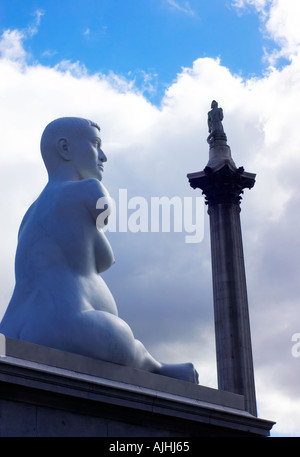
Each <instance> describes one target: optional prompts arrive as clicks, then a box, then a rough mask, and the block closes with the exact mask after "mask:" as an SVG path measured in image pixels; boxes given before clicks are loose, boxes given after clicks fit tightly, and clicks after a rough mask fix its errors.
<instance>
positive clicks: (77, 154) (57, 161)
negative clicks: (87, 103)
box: [41, 117, 107, 180]
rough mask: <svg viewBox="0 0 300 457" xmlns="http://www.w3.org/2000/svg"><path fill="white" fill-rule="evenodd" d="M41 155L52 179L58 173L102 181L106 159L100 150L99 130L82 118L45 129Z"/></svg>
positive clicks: (65, 118) (58, 121)
mask: <svg viewBox="0 0 300 457" xmlns="http://www.w3.org/2000/svg"><path fill="white" fill-rule="evenodd" d="M41 153H42V158H43V160H44V163H45V166H46V168H47V171H48V174H49V177H51V176H53V175H54V174H55V173H56V174H57V173H58V171H59V172H60V175H61V176H63V175H64V173H65V175H66V177H67V175H68V176H69V178H70V177H71V178H73V179H79V180H80V179H85V178H91V177H93V178H96V179H99V180H101V179H102V172H103V162H106V160H107V159H106V156H105V154H104V153H103V151H102V149H101V138H100V127H99V126H98V124H96V123H95V122H92V121H90V120H87V119H83V118H79V117H62V118H59V119H56V120H54V121H52V122H50V124H48V125H47V127H46V128H45V130H44V132H43V134H42V138H41Z"/></svg>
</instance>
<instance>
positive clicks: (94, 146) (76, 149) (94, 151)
mask: <svg viewBox="0 0 300 457" xmlns="http://www.w3.org/2000/svg"><path fill="white" fill-rule="evenodd" d="M70 151H71V160H72V161H73V165H74V167H75V169H76V171H77V173H78V177H79V179H87V178H96V179H98V180H99V181H101V180H102V173H103V168H104V162H106V161H107V158H106V156H105V154H104V152H103V151H102V149H101V138H100V135H99V130H98V129H97V128H96V127H87V128H86V129H85V130H84V131H83V133H82V135H80V138H76V139H74V140H71V141H70Z"/></svg>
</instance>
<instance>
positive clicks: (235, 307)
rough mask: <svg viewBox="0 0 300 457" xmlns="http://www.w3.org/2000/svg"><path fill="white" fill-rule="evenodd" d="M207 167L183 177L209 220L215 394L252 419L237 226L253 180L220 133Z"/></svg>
mask: <svg viewBox="0 0 300 457" xmlns="http://www.w3.org/2000/svg"><path fill="white" fill-rule="evenodd" d="M208 141H209V144H210V151H209V152H210V155H209V162H208V164H207V166H206V167H205V168H204V170H203V171H201V172H197V173H190V174H188V179H189V182H190V185H191V187H193V188H194V189H196V188H199V189H201V190H202V193H203V194H204V195H205V198H206V204H207V205H208V214H209V219H210V239H211V259H212V280H213V297H214V319H215V338H216V352H217V371H218V388H219V389H220V390H225V391H230V392H234V393H237V394H241V395H244V398H245V406H246V410H247V411H249V412H250V413H251V414H253V415H254V416H256V415H257V410H256V396H255V383H254V370H253V358H252V345H251V333H250V320H249V309H248V298H247V285H246V274H245V265H244V253H243V241H242V231H241V222H240V211H241V208H240V203H241V195H242V194H243V189H245V188H249V189H250V188H252V187H253V186H254V184H255V174H252V173H247V172H245V171H244V169H243V168H242V167H240V168H237V167H236V166H235V164H234V162H233V160H232V157H231V151H230V148H229V146H228V145H227V138H226V135H225V134H224V132H220V133H219V135H212V134H210V136H209V138H208Z"/></svg>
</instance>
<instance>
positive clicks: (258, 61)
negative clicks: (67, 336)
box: [0, 0, 274, 103]
mask: <svg viewBox="0 0 300 457" xmlns="http://www.w3.org/2000/svg"><path fill="white" fill-rule="evenodd" d="M38 12H39V13H38ZM37 14H40V15H39V21H40V23H39V32H38V34H35V35H33V36H31V37H30V38H28V39H27V40H26V42H25V43H24V47H25V49H26V50H27V51H28V52H30V53H31V55H32V59H37V60H38V61H39V62H41V63H42V64H43V65H52V66H53V65H55V64H56V63H58V62H60V61H62V60H65V59H66V60H70V61H72V62H76V61H80V62H81V63H82V64H84V65H85V66H86V68H87V70H88V71H89V72H92V73H95V72H100V73H105V74H107V73H108V72H110V71H113V72H115V73H117V74H119V75H123V76H124V77H125V78H127V79H129V80H130V79H135V81H136V85H137V87H139V88H144V89H145V90H146V92H145V94H146V95H147V97H149V98H150V99H151V101H153V102H155V103H159V101H160V99H161V96H162V94H163V92H164V90H165V89H166V87H167V86H168V85H169V84H170V83H171V82H172V81H173V80H174V79H175V78H176V75H177V74H178V73H179V72H180V71H181V69H182V67H190V66H191V65H192V62H193V61H194V60H195V59H197V58H199V57H213V58H216V57H220V59H221V62H222V64H223V65H225V66H227V67H228V68H230V69H231V71H232V72H234V73H238V74H240V75H242V76H243V77H249V75H261V73H262V71H264V69H265V68H266V63H265V62H264V61H263V56H264V47H270V46H274V42H272V41H271V40H269V39H267V38H266V36H265V35H264V34H262V33H261V31H260V19H259V17H258V15H257V14H255V11H254V9H253V8H252V7H249V8H247V9H245V10H243V12H242V14H241V13H240V11H239V10H238V9H237V8H236V7H234V6H233V5H232V4H231V2H230V1H228V0H213V1H210V0H192V1H190V2H187V1H182V0H176V1H175V0H171V1H168V0H64V1H62V2H56V1H53V0H48V1H47V0H41V1H20V0H3V1H2V2H1V6H0V26H1V29H2V30H5V29H21V30H22V29H27V28H28V26H30V25H31V26H32V27H35V26H36V23H37ZM150 89H151V90H150Z"/></svg>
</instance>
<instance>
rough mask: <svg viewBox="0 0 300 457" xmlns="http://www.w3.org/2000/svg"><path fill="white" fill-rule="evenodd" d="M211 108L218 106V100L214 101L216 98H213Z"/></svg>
mask: <svg viewBox="0 0 300 457" xmlns="http://www.w3.org/2000/svg"><path fill="white" fill-rule="evenodd" d="M211 108H212V109H214V108H218V102H216V100H213V101H212V102H211Z"/></svg>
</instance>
